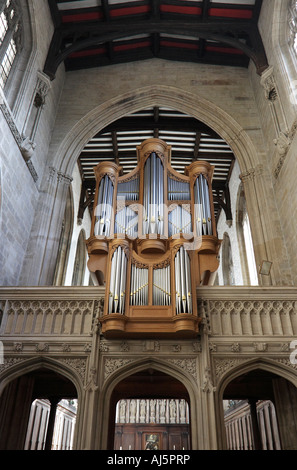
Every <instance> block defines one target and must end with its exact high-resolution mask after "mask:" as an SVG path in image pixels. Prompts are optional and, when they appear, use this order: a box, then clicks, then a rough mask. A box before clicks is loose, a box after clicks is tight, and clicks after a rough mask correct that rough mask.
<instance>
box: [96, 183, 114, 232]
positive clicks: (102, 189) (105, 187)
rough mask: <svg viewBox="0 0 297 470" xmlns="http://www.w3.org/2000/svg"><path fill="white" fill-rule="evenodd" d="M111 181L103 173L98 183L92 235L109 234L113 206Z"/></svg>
mask: <svg viewBox="0 0 297 470" xmlns="http://www.w3.org/2000/svg"><path fill="white" fill-rule="evenodd" d="M113 191H114V187H113V183H112V181H111V179H110V178H109V176H108V175H104V176H103V178H101V181H100V183H99V191H98V200H97V207H96V214H95V226H94V235H103V236H105V237H108V236H109V235H110V223H111V216H112V206H113Z"/></svg>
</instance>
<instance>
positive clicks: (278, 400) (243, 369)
mask: <svg viewBox="0 0 297 470" xmlns="http://www.w3.org/2000/svg"><path fill="white" fill-rule="evenodd" d="M253 375H254V376H253ZM237 380H239V381H240V382H242V384H243V385H240V387H241V388H242V390H244V387H245V383H246V384H249V387H248V388H249V390H251V391H252V395H253V396H251V397H248V396H246V398H247V399H248V398H251V399H252V400H253V401H256V400H257V397H258V399H259V400H261V399H263V398H264V399H272V401H273V402H274V405H275V407H276V410H277V414H278V420H279V422H280V433H281V437H282V441H283V442H282V450H286V449H295V448H297V428H295V424H294V423H293V425H292V426H293V428H294V429H293V432H292V426H291V429H290V431H291V432H290V433H287V432H286V426H287V425H288V422H289V421H290V414H291V415H292V416H294V417H295V410H296V404H297V379H296V375H295V374H294V370H293V369H291V368H290V366H289V365H286V364H282V363H276V362H275V361H273V360H270V359H266V358H263V357H262V358H259V359H252V360H247V361H245V362H242V361H240V363H239V365H237V366H235V367H233V368H229V369H228V370H227V372H225V373H224V374H223V376H222V377H221V379H220V381H219V383H218V386H217V393H216V414H217V423H218V430H217V432H218V439H219V441H220V442H219V446H220V448H221V449H226V434H225V422H224V411H223V399H224V397H226V392H227V393H228V395H227V396H228V398H230V396H231V395H232V394H233V397H234V399H236V397H235V395H236V396H237V397H240V393H242V390H241V391H239V390H238V389H237V390H236V391H235V389H236V381H237ZM264 380H265V381H266V383H265V386H264V385H263V390H261V381H262V382H263V381H264ZM245 381H246V382H245ZM263 383H264V382H263ZM233 384H235V387H233V389H232V385H233ZM283 399H284V400H286V399H287V402H285V403H283ZM289 402H290V410H289V414H288V415H286V413H288V412H287V410H286V406H287V405H288V404H289ZM293 421H294V419H293Z"/></svg>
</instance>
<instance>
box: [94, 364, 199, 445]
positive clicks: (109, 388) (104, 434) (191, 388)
mask: <svg viewBox="0 0 297 470" xmlns="http://www.w3.org/2000/svg"><path fill="white" fill-rule="evenodd" d="M146 369H153V370H156V371H159V372H161V373H164V374H166V375H168V376H169V377H172V378H174V379H176V380H177V381H179V382H181V383H182V384H183V386H184V387H185V389H186V390H187V393H188V397H189V407H190V416H191V438H192V446H194V447H195V443H196V442H198V439H200V440H201V441H202V440H203V436H202V435H201V433H198V427H199V423H197V421H196V417H197V415H198V416H202V410H198V413H197V403H199V401H200V400H199V397H197V391H198V392H199V389H197V386H196V387H195V380H194V377H193V376H192V375H191V374H190V373H189V372H187V371H185V370H184V369H182V368H180V367H178V366H177V365H175V364H173V363H172V362H166V361H160V360H156V359H154V358H146V359H140V360H138V361H133V362H132V361H131V362H128V363H127V364H126V365H124V366H123V367H120V368H119V369H117V370H116V371H114V372H113V373H112V374H111V375H110V377H109V378H108V379H107V380H106V382H105V384H104V385H103V388H102V393H101V400H100V410H99V414H98V418H97V422H98V423H101V424H100V426H99V427H98V430H97V433H98V435H97V436H95V442H96V447H97V446H98V447H97V448H100V449H106V448H107V445H108V429H107V426H106V425H105V426H104V423H108V422H109V414H110V403H111V398H112V393H113V390H114V389H115V387H116V386H117V385H118V384H119V383H120V382H121V381H123V380H124V379H126V378H128V377H130V376H132V375H134V374H136V373H138V372H142V371H144V370H146ZM99 428H100V429H99ZM100 436H101V441H100V440H99V439H100ZM194 447H193V448H194ZM200 448H203V444H202V442H201V444H200Z"/></svg>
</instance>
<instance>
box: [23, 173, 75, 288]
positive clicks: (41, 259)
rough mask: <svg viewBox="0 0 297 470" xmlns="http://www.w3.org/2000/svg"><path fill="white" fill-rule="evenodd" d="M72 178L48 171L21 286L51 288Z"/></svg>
mask: <svg viewBox="0 0 297 470" xmlns="http://www.w3.org/2000/svg"><path fill="white" fill-rule="evenodd" d="M71 181H72V178H71V177H70V176H68V175H64V174H62V173H61V172H60V171H58V170H57V169H55V168H49V171H48V178H47V181H46V182H45V183H44V185H45V186H46V187H45V190H44V191H41V192H40V198H39V204H38V206H37V209H36V213H35V219H34V222H33V227H32V231H31V237H30V241H29V244H28V249H27V254H26V258H25V261H24V264H23V267H22V273H21V275H20V280H21V282H20V283H21V284H22V285H25V286H26V285H33V286H46V285H52V284H53V279H54V273H55V266H56V259H57V254H58V247H59V241H60V234H61V230H62V223H63V217H64V212H65V205H66V200H67V191H68V186H69V184H70V183H71Z"/></svg>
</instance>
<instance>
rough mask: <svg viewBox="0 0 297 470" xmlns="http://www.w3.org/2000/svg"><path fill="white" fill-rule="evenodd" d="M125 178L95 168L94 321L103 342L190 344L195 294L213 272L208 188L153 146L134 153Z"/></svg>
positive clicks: (203, 166) (208, 168)
mask: <svg viewBox="0 0 297 470" xmlns="http://www.w3.org/2000/svg"><path fill="white" fill-rule="evenodd" d="M137 158H138V163H137V166H136V168H135V169H134V170H133V171H131V172H130V173H129V174H126V175H122V174H121V167H119V166H118V165H116V164H115V163H113V162H101V163H99V164H98V165H97V166H96V167H95V168H94V172H95V176H96V193H95V200H94V211H93V218H92V227H91V235H90V238H89V239H88V240H87V247H88V253H89V261H88V267H89V269H90V271H91V272H93V273H94V274H95V275H96V276H97V279H98V282H99V284H102V283H103V284H104V285H105V287H106V295H105V303H104V313H103V315H102V317H101V319H100V321H101V325H102V333H103V335H105V336H106V337H111V338H112V337H136V336H137V337H139V336H141V335H143V336H145V337H171V336H172V337H179V338H189V337H195V336H197V334H198V332H199V323H200V318H199V312H198V311H197V305H196V290H197V287H199V285H202V284H203V285H205V284H208V283H209V281H210V278H211V275H212V273H214V272H215V271H216V270H217V268H218V256H217V255H218V251H219V247H220V240H218V238H217V235H216V227H215V219H214V211H213V201H212V190H211V181H212V176H213V171H214V167H213V166H212V165H210V164H209V163H208V162H204V161H198V160H197V161H194V162H193V163H192V164H191V165H189V166H188V167H186V169H185V174H184V175H182V174H180V173H178V172H177V171H175V170H174V169H173V168H172V167H171V164H170V160H171V148H170V146H168V145H167V144H166V143H165V142H163V141H162V140H160V139H148V140H146V141H144V142H143V143H142V144H141V145H140V146H139V147H137Z"/></svg>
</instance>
